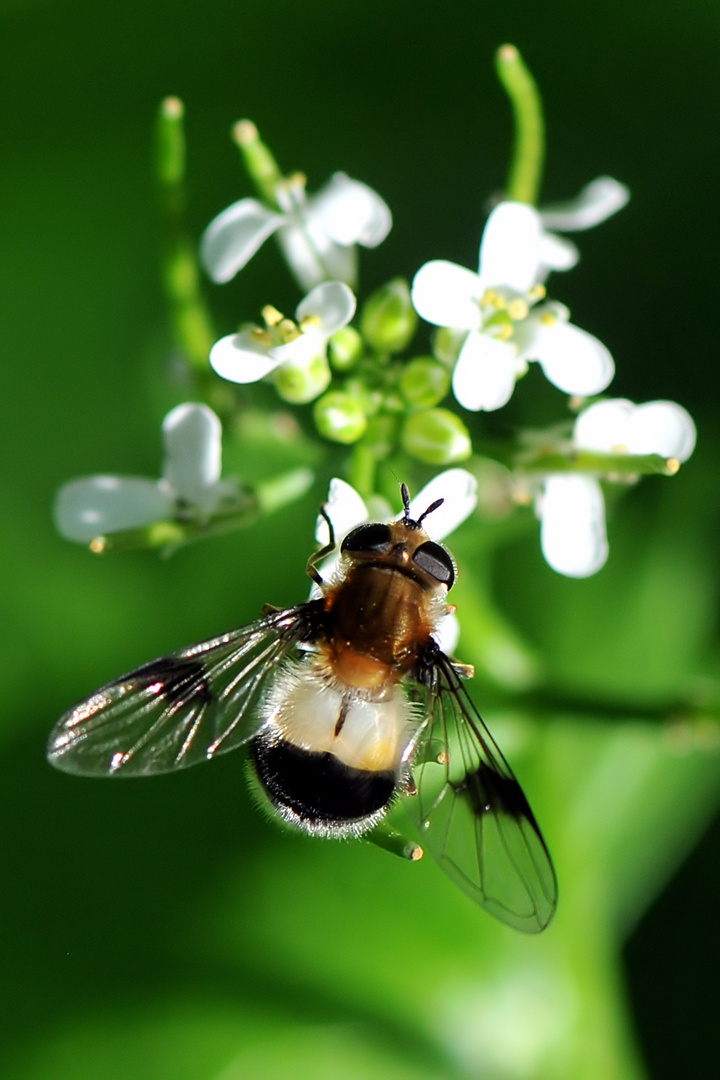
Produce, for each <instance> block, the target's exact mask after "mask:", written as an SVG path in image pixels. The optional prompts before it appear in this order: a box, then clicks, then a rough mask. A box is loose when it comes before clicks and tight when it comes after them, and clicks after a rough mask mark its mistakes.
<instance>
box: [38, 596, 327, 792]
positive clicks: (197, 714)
mask: <svg viewBox="0 0 720 1080" xmlns="http://www.w3.org/2000/svg"><path fill="white" fill-rule="evenodd" d="M317 610H318V602H317V601H316V602H314V603H313V602H310V603H308V604H300V605H298V606H297V607H294V608H286V609H284V610H280V611H276V612H273V613H272V614H270V615H266V616H265V617H263V618H262V619H258V620H257V621H256V622H253V623H250V625H249V626H244V627H242V628H241V629H240V630H233V631H230V632H229V633H227V634H222V635H221V636H220V637H216V638H211V639H210V640H209V641H203V642H201V643H200V644H199V645H191V646H189V647H188V648H186V649H179V650H178V651H177V652H174V653H170V655H169V656H165V657H163V658H162V659H160V660H153V661H152V662H151V663H149V664H144V665H143V666H142V667H139V668H137V669H136V670H135V671H131V672H130V673H129V674H127V675H124V676H122V678H120V679H116V680H115V681H114V682H111V683H108V685H107V686H104V687H103V688H102V689H101V690H98V691H97V692H96V693H95V694H93V695H92V696H91V697H89V698H87V699H86V700H85V701H82V702H80V704H79V705H76V706H75V708H74V709H71V710H70V712H68V713H66V714H65V716H63V717H62V718H61V720H60V721H59V722H58V724H57V725H56V727H55V729H54V731H53V733H52V735H51V736H50V741H49V744H48V758H49V760H50V761H51V763H52V764H53V765H56V766H57V767H58V768H59V769H63V770H65V771H66V772H72V773H80V774H84V775H87V776H114V775H117V774H119V775H123V776H130V775H142V774H154V773H163V772H172V771H173V770H175V769H183V768H186V767H187V766H189V765H195V764H196V763H197V762H200V761H206V760H207V759H208V758H212V757H214V756H215V755H216V754H223V753H225V752H226V751H228V750H234V749H235V748H236V747H238V746H241V745H242V744H243V743H245V742H247V741H248V739H250V738H252V736H253V735H254V734H255V733H256V732H257V729H258V727H259V725H260V723H261V720H260V718H259V717H258V715H257V713H258V710H257V708H256V706H257V704H258V697H259V694H260V690H261V687H262V685H263V683H264V680H265V676H266V675H268V674H270V672H271V670H272V669H274V668H275V667H276V666H277V665H278V664H279V663H280V662H281V660H282V659H283V658H284V657H285V656H287V655H288V653H289V652H290V651H291V650H293V649H294V647H295V646H296V645H297V644H298V642H300V641H303V640H309V638H310V637H311V636H312V627H313V624H314V622H315V621H316V613H317Z"/></svg>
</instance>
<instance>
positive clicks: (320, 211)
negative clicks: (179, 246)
mask: <svg viewBox="0 0 720 1080" xmlns="http://www.w3.org/2000/svg"><path fill="white" fill-rule="evenodd" d="M275 194H276V197H277V200H278V203H279V205H280V207H281V212H280V213H278V212H276V211H274V210H270V209H268V207H266V206H264V205H263V204H262V203H260V202H258V201H257V200H256V199H240V201H239V202H236V203H233V204H232V206H228V208H227V209H226V210H223V211H222V213H220V214H218V216H217V217H216V218H214V219H213V221H211V222H210V224H209V225H208V227H207V229H206V230H205V232H204V234H203V237H202V240H201V244H200V258H201V260H202V263H203V265H204V267H205V269H206V270H207V272H208V274H209V275H210V277H211V278H212V279H213V281H217V282H218V283H222V282H226V281H229V280H230V279H231V278H232V277H234V276H235V274H237V272H238V271H239V270H241V269H242V268H243V267H244V266H245V264H246V263H247V262H248V261H249V259H250V258H252V256H253V255H254V254H255V252H256V251H257V250H258V248H260V247H261V246H262V244H264V242H265V240H267V238H268V237H269V236H272V234H273V233H276V234H277V237H278V240H279V242H280V246H281V248H282V249H283V253H284V255H285V258H286V260H287V262H288V265H289V267H290V269H291V271H292V273H293V274H294V276H295V278H296V280H297V282H298V284H299V285H300V288H302V289H306V290H309V289H312V288H313V286H315V285H318V284H319V283H320V282H322V281H328V280H337V281H345V282H348V283H349V284H351V285H354V284H355V281H356V278H357V254H356V250H355V245H356V244H362V245H363V247H368V248H371V247H377V245H378V244H380V243H381V242H382V241H383V240H384V239H385V237H386V236H387V234H388V233H389V232H390V229H391V227H392V215H391V213H390V210H389V208H388V206H387V204H386V203H385V202H384V200H383V199H381V197H380V196H379V195H378V194H377V192H375V191H373V189H372V188H370V187H368V186H367V184H362V183H360V181H359V180H353V179H351V178H350V177H349V176H346V175H345V173H341V172H338V173H335V174H334V176H332V177H331V178H330V180H329V181H328V182H327V184H325V186H324V187H323V188H321V189H320V191H318V192H317V194H316V195H311V196H310V197H309V198H308V196H307V194H306V191H305V178H304V177H302V176H300V175H298V176H294V177H289V178H288V179H286V180H284V181H283V183H282V184H280V185H279V186H278V188H277V190H276V193H275Z"/></svg>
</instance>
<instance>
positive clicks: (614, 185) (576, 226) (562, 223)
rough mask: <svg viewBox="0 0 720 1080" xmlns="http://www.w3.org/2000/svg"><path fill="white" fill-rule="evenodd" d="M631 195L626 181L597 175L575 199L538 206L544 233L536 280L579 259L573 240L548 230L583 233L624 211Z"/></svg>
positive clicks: (569, 266) (571, 264)
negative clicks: (623, 182) (622, 181)
mask: <svg viewBox="0 0 720 1080" xmlns="http://www.w3.org/2000/svg"><path fill="white" fill-rule="evenodd" d="M629 198H630V191H629V189H628V188H627V187H626V186H625V184H621V183H620V182H619V181H618V180H614V179H613V177H612V176H598V177H597V179H595V180H592V181H591V182H590V183H589V184H586V185H585V187H584V188H583V189H582V190H581V191H580V192H579V193H578V194H577V195H576V196H575V198H574V199H566V200H564V201H562V202H557V203H548V204H547V205H546V206H540V207H538V213H539V214H540V220H541V222H542V225H543V233H542V236H541V240H540V267H539V271H538V277H537V280H538V281H545V279H546V277H547V275H548V273H549V272H550V271H551V270H570V269H572V267H573V266H575V264H576V263H577V261H578V259H579V258H580V253H579V251H578V249H577V248H576V247H575V245H574V244H573V243H572V242H571V241H570V240H566V239H565V237H561V236H556V235H555V233H554V232H550V231H549V230H551V229H559V230H560V232H580V231H582V230H584V229H593V228H594V227H595V226H596V225H601V224H602V223H603V221H607V219H608V218H609V217H612V215H613V214H616V213H617V212H618V210H622V208H623V206H625V205H626V204H627V202H628V200H629Z"/></svg>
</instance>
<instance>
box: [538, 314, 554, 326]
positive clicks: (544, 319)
mask: <svg viewBox="0 0 720 1080" xmlns="http://www.w3.org/2000/svg"><path fill="white" fill-rule="evenodd" d="M557 321H558V317H557V315H555V314H554V312H552V311H544V312H543V313H542V315H541V316H540V322H541V323H542V324H543V326H554V325H555V323H556V322H557Z"/></svg>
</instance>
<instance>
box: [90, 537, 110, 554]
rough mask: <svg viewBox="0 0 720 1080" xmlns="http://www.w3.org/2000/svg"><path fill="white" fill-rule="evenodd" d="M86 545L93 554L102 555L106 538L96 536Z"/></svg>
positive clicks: (105, 545)
mask: <svg viewBox="0 0 720 1080" xmlns="http://www.w3.org/2000/svg"><path fill="white" fill-rule="evenodd" d="M88 547H89V548H90V550H91V551H92V553H93V555H102V553H103V551H104V550H105V548H106V547H107V539H106V538H105V537H104V536H96V537H95V538H94V539H93V540H91V541H90V543H89V544H88Z"/></svg>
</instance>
